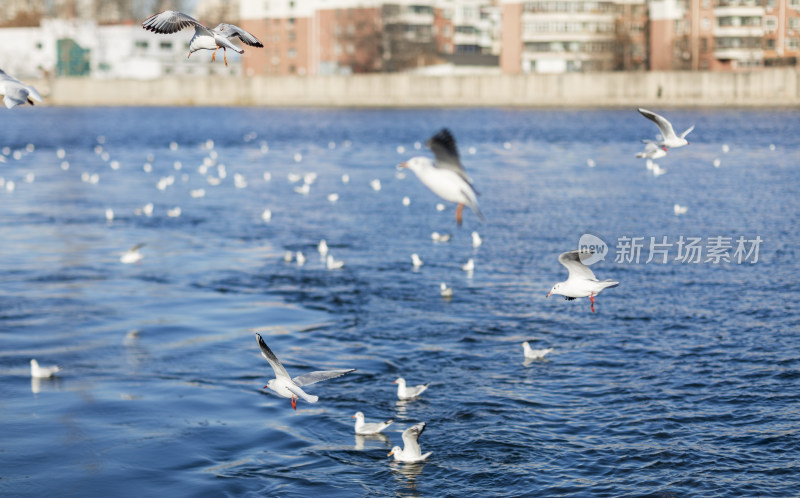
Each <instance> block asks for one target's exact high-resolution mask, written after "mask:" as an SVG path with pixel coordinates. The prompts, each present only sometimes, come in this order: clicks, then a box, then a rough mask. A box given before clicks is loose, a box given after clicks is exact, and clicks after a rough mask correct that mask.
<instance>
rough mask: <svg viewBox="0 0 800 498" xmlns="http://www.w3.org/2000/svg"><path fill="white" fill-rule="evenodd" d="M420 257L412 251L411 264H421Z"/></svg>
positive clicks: (417, 265) (417, 266)
mask: <svg viewBox="0 0 800 498" xmlns="http://www.w3.org/2000/svg"><path fill="white" fill-rule="evenodd" d="M422 264H423V263H422V258H420V257H419V254H417V253H414V254H412V255H411V266H413V267H414V268H419V267H420V266H422Z"/></svg>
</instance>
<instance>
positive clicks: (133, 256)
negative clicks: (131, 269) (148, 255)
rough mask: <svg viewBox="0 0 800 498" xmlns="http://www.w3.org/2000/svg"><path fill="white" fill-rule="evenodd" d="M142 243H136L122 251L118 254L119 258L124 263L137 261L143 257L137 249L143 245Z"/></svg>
mask: <svg viewBox="0 0 800 498" xmlns="http://www.w3.org/2000/svg"><path fill="white" fill-rule="evenodd" d="M144 245H145V244H144V243H141V244H136V245H135V246H133V247H131V248H130V249H128V250H127V251H126V252H124V253H122V256H120V258H119V260H120V261H121V262H123V263H125V264H131V263H139V262H140V261H141V260H142V258H143V257H144V256H143V255H142V253H141V252H139V249H141V248H142V247H144Z"/></svg>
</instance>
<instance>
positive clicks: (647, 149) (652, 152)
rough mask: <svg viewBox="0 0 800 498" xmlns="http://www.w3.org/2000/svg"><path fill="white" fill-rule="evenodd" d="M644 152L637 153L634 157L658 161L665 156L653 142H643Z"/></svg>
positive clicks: (665, 153)
mask: <svg viewBox="0 0 800 498" xmlns="http://www.w3.org/2000/svg"><path fill="white" fill-rule="evenodd" d="M645 144H646V145H645V146H644V151H642V152H638V153H637V154H636V157H638V158H641V159H660V158H662V157H664V156H666V155H667V151H666V150H664V149H662V148H661V147H659V146H658V144H657V143H656V142H655V141H653V140H648V141H647V142H645Z"/></svg>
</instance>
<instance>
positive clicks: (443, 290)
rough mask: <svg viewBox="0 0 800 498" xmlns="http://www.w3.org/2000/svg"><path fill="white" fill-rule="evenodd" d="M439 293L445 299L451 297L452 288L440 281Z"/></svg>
mask: <svg viewBox="0 0 800 498" xmlns="http://www.w3.org/2000/svg"><path fill="white" fill-rule="evenodd" d="M439 294H441V295H442V297H443V298H445V299H450V298H451V297H453V288H452V287H448V286H447V284H446V283H444V282H442V283H440V284H439Z"/></svg>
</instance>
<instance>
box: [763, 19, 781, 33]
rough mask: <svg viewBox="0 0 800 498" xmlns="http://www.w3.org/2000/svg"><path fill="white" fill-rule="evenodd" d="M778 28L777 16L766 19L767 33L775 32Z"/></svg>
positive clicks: (765, 27)
mask: <svg viewBox="0 0 800 498" xmlns="http://www.w3.org/2000/svg"><path fill="white" fill-rule="evenodd" d="M777 27H778V18H777V17H775V16H765V17H764V29H766V30H767V31H775V30H776V29H777Z"/></svg>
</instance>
